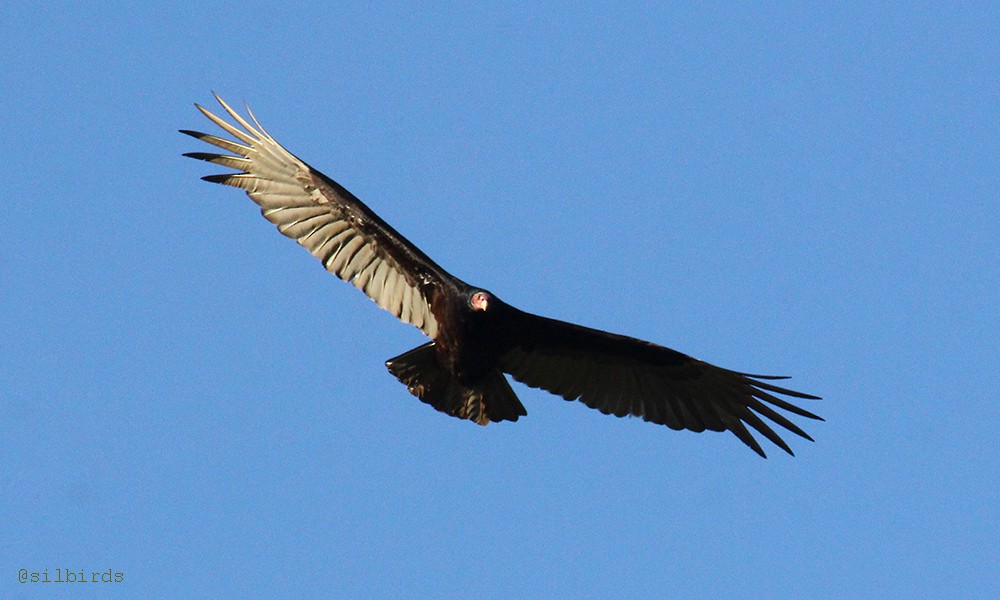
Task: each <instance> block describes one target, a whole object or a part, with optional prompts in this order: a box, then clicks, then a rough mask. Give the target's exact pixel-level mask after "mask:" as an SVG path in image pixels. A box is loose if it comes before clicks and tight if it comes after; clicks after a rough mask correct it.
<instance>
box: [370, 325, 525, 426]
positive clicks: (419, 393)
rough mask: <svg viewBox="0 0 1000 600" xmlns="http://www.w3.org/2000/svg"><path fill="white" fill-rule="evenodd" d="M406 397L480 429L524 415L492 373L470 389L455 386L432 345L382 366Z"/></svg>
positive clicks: (501, 378)
mask: <svg viewBox="0 0 1000 600" xmlns="http://www.w3.org/2000/svg"><path fill="white" fill-rule="evenodd" d="M385 366H387V367H388V368H389V372H390V373H392V374H393V375H394V376H395V377H396V379H398V380H399V381H400V382H402V383H403V385H405V386H406V389H408V390H410V393H411V394H413V395H414V396H416V397H417V398H420V400H421V401H422V402H425V403H427V404H430V405H431V406H433V407H434V408H435V409H437V410H439V411H441V412H443V413H445V414H448V415H451V416H453V417H458V418H459V419H468V420H470V421H474V422H476V423H478V424H480V425H486V424H487V423H489V422H490V421H494V422H499V421H516V420H517V418H518V417H520V416H521V415H526V414H528V413H527V411H525V410H524V406H523V405H522V404H521V401H520V400H518V399H517V396H516V395H515V394H514V390H512V389H510V384H509V383H507V379H506V378H505V377H504V376H503V373H501V372H500V371H492V372H490V373H489V374H487V375H486V376H485V377H483V378H482V379H481V380H480V381H479V382H478V383H476V385H475V386H473V387H466V386H464V385H462V384H461V383H459V381H458V380H457V379H455V377H454V376H452V374H451V373H449V372H448V371H446V370H445V369H442V368H441V365H440V363H439V362H438V358H437V353H436V352H435V350H434V342H428V343H426V344H424V345H423V346H418V347H416V348H414V349H413V350H410V351H409V352H406V353H404V354H400V355H399V356H397V357H396V358H391V359H389V360H387V361H386V362H385Z"/></svg>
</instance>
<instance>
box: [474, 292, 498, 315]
mask: <svg viewBox="0 0 1000 600" xmlns="http://www.w3.org/2000/svg"><path fill="white" fill-rule="evenodd" d="M492 305H493V296H492V295H491V294H490V293H489V292H486V291H483V290H476V291H474V292H472V294H471V295H470V296H469V307H471V308H472V310H474V311H476V312H483V313H484V312H486V311H488V310H489V309H490V307H491V306H492Z"/></svg>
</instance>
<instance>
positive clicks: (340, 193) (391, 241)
mask: <svg viewBox="0 0 1000 600" xmlns="http://www.w3.org/2000/svg"><path fill="white" fill-rule="evenodd" d="M215 99H216V100H218V101H219V104H221V105H222V108H224V109H225V110H226V112H227V113H229V116H230V117H232V118H233V119H234V120H235V121H236V123H238V124H239V127H237V126H235V125H232V124H230V123H228V122H226V121H225V120H223V119H221V118H219V117H217V116H216V115H214V114H212V113H211V112H209V111H208V110H206V109H205V108H203V107H202V106H199V105H197V104H195V106H196V107H197V108H198V110H200V111H201V112H202V114H204V115H205V116H206V117H208V118H209V119H210V120H211V121H212V122H213V123H215V124H216V125H218V126H219V127H221V128H222V129H223V130H225V131H226V132H227V133H229V134H230V135H231V136H232V137H233V138H235V140H236V141H231V140H228V139H224V138H220V137H216V136H214V135H209V134H207V133H200V132H197V131H188V130H181V133H185V134H187V135H190V136H193V137H196V138H198V139H199V140H201V141H203V142H208V143H209V144H212V145H213V146H217V147H219V148H222V149H223V150H225V151H226V152H230V153H231V154H209V153H204V152H191V153H188V154H185V156H189V157H191V158H196V159H199V160H204V161H208V162H211V163H215V164H219V165H223V166H226V167H232V168H233V169H236V170H237V171H238V172H237V173H230V174H224V175H208V176H206V177H202V179H204V180H206V181H211V182H214V183H221V184H224V185H229V186H233V187H237V188H241V189H244V190H246V193H247V195H248V196H250V198H251V199H252V200H253V201H254V202H256V203H257V204H258V205H259V206H260V209H261V213H262V214H263V215H264V217H266V218H267V220H269V221H271V222H272V223H274V224H275V225H276V226H277V227H278V231H280V232H281V233H283V234H285V235H286V236H288V237H290V238H292V239H293V240H295V241H297V242H298V243H299V244H300V245H301V246H302V247H304V248H305V249H306V250H309V252H311V253H312V254H313V256H315V257H316V258H318V259H319V260H320V261H321V262H322V263H323V266H324V267H326V269H327V270H328V271H330V272H331V273H333V274H334V275H336V276H337V277H339V278H341V279H343V280H344V281H348V282H350V283H352V284H354V286H355V287H357V288H358V289H360V290H362V291H363V292H364V293H365V294H367V295H368V297H369V298H371V299H372V300H374V301H375V302H377V303H378V305H379V306H381V307H382V308H385V309H386V310H388V311H389V312H391V313H392V314H394V315H396V316H397V317H399V319H401V320H402V321H404V322H407V323H410V324H412V325H415V326H416V327H418V328H420V330H421V331H423V332H424V333H425V334H427V335H428V336H430V337H435V336H436V335H437V330H438V324H437V321H436V320H435V318H434V315H433V314H432V312H431V300H432V298H431V296H432V294H433V293H434V290H435V289H438V288H439V286H440V284H441V282H442V280H443V279H445V278H450V277H451V276H450V275H448V274H447V273H446V272H445V271H444V270H443V269H442V268H441V267H439V266H438V265H437V264H435V263H434V261H432V260H431V259H430V258H428V257H427V255H425V254H424V253H423V252H421V251H420V249H419V248H417V247H416V246H414V245H413V244H412V243H410V242H409V241H408V240H407V239H406V238H404V237H403V236H402V235H400V234H399V233H398V232H397V231H396V230H395V229H393V228H392V227H390V226H389V225H388V224H387V223H386V222H385V221H383V220H382V219H380V218H379V216H378V215H376V214H375V213H374V212H372V211H371V209H369V208H368V207H367V206H365V205H364V204H363V203H362V202H361V201H360V200H358V199H357V198H356V197H354V195H353V194H351V193H350V192H349V191H347V190H346V189H344V188H343V187H342V186H341V185H340V184H338V183H337V182H335V181H333V180H332V179H330V178H329V177H327V176H326V175H323V174H322V173H320V172H319V171H317V170H316V169H313V168H312V167H310V166H309V165H307V164H306V163H305V162H303V161H302V160H300V159H299V158H297V157H296V156H295V155H293V154H292V153H291V152H289V151H288V150H285V148H283V147H282V146H281V144H279V143H278V142H277V141H275V139H274V138H273V137H271V135H270V134H268V133H267V131H265V130H264V128H263V127H261V125H260V123H259V122H257V119H256V117H254V116H253V113H250V109H249V108H247V112H248V113H249V115H250V119H251V120H252V121H253V125H251V124H250V123H249V122H248V121H247V120H246V119H244V118H243V117H241V116H240V115H239V114H238V113H237V112H236V111H234V110H233V109H232V108H230V107H229V105H228V104H226V103H225V102H224V101H223V100H222V98H220V97H219V96H218V95H216V96H215Z"/></svg>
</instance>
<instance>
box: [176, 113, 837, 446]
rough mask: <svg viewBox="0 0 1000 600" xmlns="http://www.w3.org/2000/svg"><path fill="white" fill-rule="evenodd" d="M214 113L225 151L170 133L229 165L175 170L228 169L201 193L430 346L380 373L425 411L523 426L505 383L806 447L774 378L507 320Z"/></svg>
mask: <svg viewBox="0 0 1000 600" xmlns="http://www.w3.org/2000/svg"><path fill="white" fill-rule="evenodd" d="M215 99H216V100H218V101H219V104H221V105H222V108H224V109H225V111H226V112H227V113H229V116H230V117H232V119H233V120H235V121H236V123H237V124H238V125H239V127H237V126H235V125H232V124H230V123H229V122H227V121H225V120H223V119H221V118H219V117H217V116H216V115H214V114H212V113H211V112H209V111H208V110H206V109H205V108H203V107H202V106H200V105H198V104H195V106H196V107H197V108H198V110H200V111H201V112H202V114H204V115H205V116H206V117H208V119H209V120H211V121H212V122H213V123H215V124H216V125H218V126H219V127H220V128H222V129H223V130H224V131H226V132H227V133H229V134H230V135H231V136H232V137H233V138H234V140H235V141H234V140H229V139H225V138H221V137H217V136H214V135H210V134H207V133H200V132H196V131H188V130H181V133H185V134H187V135H190V136H193V137H195V138H198V139H199V140H201V141H203V142H207V143H209V144H212V145H213V146H217V147H218V148H221V149H222V150H224V151H226V152H228V153H229V154H214V153H213V154H210V153H204V152H192V153H188V154H185V156H189V157H191V158H196V159H199V160H204V161H208V162H211V163H215V164H219V165H223V166H225V167H230V168H233V169H236V171H237V172H236V173H229V174H223V175H208V176H206V177H203V178H202V179H204V180H206V181H211V182H213V183H221V184H224V185H229V186H233V187H237V188H242V189H243V190H245V191H246V193H247V195H248V196H250V198H251V199H252V200H253V201H254V202H256V203H257V204H258V205H259V206H260V208H261V212H262V213H263V215H264V217H265V218H267V220H268V221H270V222H272V223H274V224H275V225H276V226H277V227H278V231H280V232H281V233H283V234H285V235H286V236H288V237H290V238H292V239H293V240H295V241H297V242H298V243H299V244H300V245H301V246H303V247H304V248H305V249H307V250H309V252H311V253H312V254H313V256H315V257H316V258H318V259H319V260H320V261H321V262H322V263H323V266H324V267H326V269H327V270H328V271H330V272H331V273H333V274H334V275H336V276H337V277H339V278H341V279H343V280H344V281H348V282H350V283H352V284H353V285H354V286H355V287H357V288H358V289H360V290H361V291H363V292H364V293H365V294H366V295H367V296H368V297H369V298H371V299H372V300H374V301H375V302H376V303H378V305H379V306H381V307H382V308H384V309H386V310H388V311H389V312H391V313H392V314H394V315H396V316H397V317H398V318H399V319H401V320H402V321H405V322H407V323H410V324H411V325H414V326H416V327H417V328H419V329H420V330H421V331H423V332H424V334H426V335H427V336H428V337H429V338H431V339H432V341H430V342H428V343H425V344H423V345H422V346H419V347H417V348H414V349H413V350H410V351H409V352H406V353H404V354H401V355H399V356H397V357H396V358H392V359H390V360H388V361H386V363H385V364H386V366H387V367H388V368H389V372H391V373H392V374H393V375H394V376H395V377H396V378H397V379H399V381H400V382H402V383H403V384H404V385H405V386H406V388H407V389H408V390H409V391H410V393H412V394H413V395H414V396H416V397H417V398H419V399H420V400H421V401H423V402H425V403H427V404H429V405H431V406H433V407H434V408H435V409H437V410H439V411H441V412H443V413H446V414H448V415H451V416H453V417H458V418H460V419H468V420H470V421H474V422H476V423H478V424H480V425H486V424H487V423H489V422H490V421H497V422H498V421H516V420H517V419H518V417H520V416H522V415H526V414H527V412H525V410H524V406H522V405H521V402H520V401H519V400H518V398H517V396H516V395H515V394H514V391H513V390H512V389H511V387H510V384H509V383H508V382H507V379H506V378H505V377H504V373H507V374H509V375H510V376H511V377H513V378H514V379H516V380H517V381H520V382H521V383H524V384H526V385H528V386H531V387H535V388H541V389H543V390H548V391H549V392H551V393H553V394H556V395H558V396H562V397H563V398H565V399H566V400H580V401H582V402H583V403H584V404H586V405H587V406H589V407H591V408H596V409H597V410H599V411H601V412H602V413H604V414H608V415H615V416H618V417H623V416H626V415H632V416H636V417H641V418H642V419H643V420H645V421H650V422H652V423H658V424H661V425H666V426H667V427H669V428H671V429H677V430H680V429H688V430H691V431H705V430H706V429H708V430H711V431H727V430H728V431H731V432H732V433H733V434H735V435H736V437H738V438H739V439H740V440H742V441H743V443H745V444H746V445H747V446H749V447H750V448H752V449H753V450H754V451H755V452H757V454H759V455H761V456H763V457H765V458H766V455H765V454H764V450H763V449H762V448H761V446H760V444H759V443H758V442H757V440H756V439H755V438H754V436H753V435H751V434H750V431H749V430H748V429H747V425H749V426H750V427H752V428H753V429H755V430H756V431H757V432H759V433H760V434H762V435H763V436H764V437H766V438H767V439H769V440H770V441H771V442H773V443H774V444H775V445H777V446H778V447H780V448H781V449H782V450H784V451H785V452H788V453H789V454H792V450H791V448H789V447H788V444H786V443H785V441H784V440H783V439H782V438H781V437H780V436H779V435H778V434H777V433H775V431H774V430H773V429H771V427H770V426H769V425H768V424H767V423H765V422H764V420H763V419H762V418H761V417H765V418H767V419H770V420H771V421H773V422H774V423H777V424H778V425H780V426H782V427H784V428H785V429H787V430H788V431H791V432H792V433H795V434H797V435H799V436H801V437H803V438H805V439H807V440H810V441H811V440H812V438H810V437H809V435H808V434H806V432H805V431H803V430H802V429H800V428H799V427H798V426H797V425H795V424H794V423H792V422H791V421H790V420H789V419H788V418H787V417H786V416H784V415H783V414H781V413H779V412H777V411H776V410H775V409H774V408H772V407H777V408H780V409H783V410H785V411H787V412H789V413H793V414H796V415H799V416H801V417H807V418H810V419H819V420H822V419H821V418H820V417H818V416H817V415H814V414H813V413H811V412H809V411H807V410H805V409H802V408H800V407H798V406H796V405H795V404H792V403H791V402H789V401H787V400H783V399H781V398H778V397H777V396H778V395H784V396H791V397H795V398H804V399H814V400H818V399H819V398H818V397H817V396H811V395H809V394H803V393H801V392H795V391H792V390H789V389H786V388H783V387H779V386H777V385H775V384H773V383H769V381H770V380H775V379H785V378H784V377H775V376H767V375H750V374H748V373H740V372H737V371H730V370H728V369H723V368H721V367H716V366H715V365H711V364H709V363H706V362H703V361H701V360H698V359H696V358H693V357H690V356H688V355H686V354H682V353H680V352H677V351H675V350H671V349H669V348H665V347H663V346H658V345H656V344H652V343H649V342H644V341H642V340H638V339H635V338H630V337H625V336H622V335H616V334H613V333H607V332H604V331H598V330H596V329H589V328H587V327H581V326H579V325H573V324H570V323H564V322H562V321H556V320H554V319H549V318H546V317H540V316H536V315H532V314H529V313H526V312H524V311H521V310H518V309H517V308H514V307H513V306H510V305H509V304H506V303H504V302H503V301H502V300H500V299H499V298H497V297H496V296H495V295H493V294H492V293H491V292H489V291H486V290H484V289H482V288H478V287H475V286H472V285H469V284H467V283H465V282H464V281H462V280H460V279H458V278H456V277H454V276H452V275H450V274H449V273H448V272H446V271H445V270H444V269H442V268H441V267H440V266H438V264H437V263H435V262H434V261H433V260H431V259H430V258H429V257H428V256H427V255H426V254H424V253H423V252H421V251H420V249H419V248H417V247H416V246H414V245H413V244H412V243H410V241H409V240H407V239H406V238H404V237H403V236H402V235H400V234H399V233H398V232H397V231H396V230H395V229H393V228H392V227H390V226H389V225H388V224H387V223H386V222H385V221H383V220H382V219H380V218H379V217H378V215H376V214H375V213H374V212H372V210H371V209H370V208H368V206H366V205H365V204H363V203H362V202H361V201H360V200H358V199H357V198H355V197H354V195H353V194H351V193H350V192H349V191H347V190H346V189H344V187H342V186H341V185H340V184H339V183H337V182H336V181H334V180H332V179H330V178H329V177H327V176H326V175H324V174H322V173H320V172H319V171H317V170H316V169H314V168H312V167H310V166H309V165H308V164H306V163H305V162H303V161H302V160H300V159H299V158H297V157H296V156H294V155H293V154H292V153H290V152H289V151H288V150H285V148H284V147H282V146H281V145H280V144H279V143H278V142H277V141H275V139H274V138H273V137H271V135H270V134H269V133H267V131H265V130H264V128H263V127H261V125H260V123H259V122H258V121H257V119H256V117H254V115H253V113H252V112H250V109H249V107H247V113H248V116H249V118H250V120H251V121H252V124H251V122H249V121H247V120H246V119H245V118H243V117H242V116H240V115H239V114H238V113H237V112H236V111H234V110H233V109H232V108H230V107H229V105H228V104H226V103H225V102H224V101H223V100H222V98H220V97H219V96H218V95H215Z"/></svg>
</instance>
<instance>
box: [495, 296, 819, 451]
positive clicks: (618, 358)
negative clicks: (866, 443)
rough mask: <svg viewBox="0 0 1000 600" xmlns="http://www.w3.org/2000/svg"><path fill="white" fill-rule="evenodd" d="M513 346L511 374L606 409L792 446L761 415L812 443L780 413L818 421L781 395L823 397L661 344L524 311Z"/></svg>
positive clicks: (515, 323) (514, 325) (507, 361)
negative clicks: (783, 412) (720, 365)
mask: <svg viewBox="0 0 1000 600" xmlns="http://www.w3.org/2000/svg"><path fill="white" fill-rule="evenodd" d="M509 326H510V331H511V333H512V335H513V336H514V341H513V349H512V350H510V351H509V352H507V353H506V355H505V356H503V357H502V358H501V360H500V364H501V368H502V369H503V371H504V372H506V373H509V374H510V375H511V376H513V377H514V379H516V380H518V381H520V382H522V383H524V384H526V385H529V386H531V387H536V388H541V389H544V390H547V391H549V392H552V393H553V394H557V395H559V396H562V397H563V398H565V399H566V400H580V401H581V402H583V403H584V404H586V405H587V406H589V407H591V408H596V409H597V410H599V411H601V412H602V413H604V414H608V415H616V416H619V417H623V416H626V415H633V416H636V417H642V418H643V419H644V420H646V421H650V422H652V423H659V424H661V425H666V426H667V427H670V428H671V429H678V430H679V429H688V430H691V431H705V430H706V429H707V430H710V431H726V430H728V431H731V432H733V433H734V434H735V435H736V437H738V438H739V439H740V440H742V441H743V442H744V443H745V444H746V445H747V446H749V447H750V448H752V449H753V450H754V451H755V452H757V453H758V454H760V455H761V456H764V457H765V458H766V455H765V454H764V450H763V449H762V448H761V446H760V444H759V443H758V442H757V440H756V439H755V438H754V437H753V435H751V434H750V432H749V430H748V429H747V425H749V426H750V427H752V428H753V429H755V430H756V431H758V432H759V433H760V434H762V435H763V436H764V437H766V438H767V439H769V440H771V442H773V443H774V444H776V445H777V446H778V447H780V448H781V449H782V450H784V451H786V452H788V453H789V454H792V450H791V448H789V447H788V444H786V443H785V441H784V440H782V439H781V437H780V436H779V435H778V434H777V433H775V431H774V430H773V429H771V427H770V426H769V425H768V424H767V423H765V422H764V420H763V419H761V417H764V418H767V419H770V420H771V421H773V422H774V423H777V424H778V425H780V426H781V427H784V428H785V429H787V430H788V431H791V432H792V433H795V434H796V435H799V436H802V437H804V438H806V439H807V440H810V441H812V438H811V437H809V435H807V434H806V432H804V431H803V430H802V429H800V428H799V427H798V426H797V425H795V424H794V423H792V422H791V421H789V420H788V418H786V417H785V416H784V415H782V414H781V413H778V412H777V411H775V410H774V408H772V406H773V407H777V408H780V409H783V410H785V411H788V412H790V413H793V414H796V415H799V416H802V417H807V418H810V419H819V420H822V419H821V418H820V417H818V416H816V415H814V414H813V413H811V412H809V411H807V410H804V409H802V408H799V407H798V406H795V405H794V404H791V403H790V402H788V401H786V400H782V399H781V398H778V397H777V396H776V394H780V395H785V396H792V397H795V398H805V399H812V400H818V399H819V398H818V397H816V396H811V395H809V394H803V393H801V392H795V391H792V390H789V389H785V388H782V387H778V386H776V385H774V384H771V383H768V382H767V381H765V380H774V379H784V378H783V377H771V376H766V375H749V374H747V373H738V372H736V371H730V370H728V369H723V368H721V367H716V366H715V365H711V364H709V363H706V362H703V361H700V360H698V359H696V358H692V357H690V356H688V355H686V354H682V353H680V352H677V351H675V350H671V349H669V348H664V347H663V346H657V345H655V344H651V343H649V342H644V341H642V340H637V339H635V338H630V337H626V336H622V335H616V334H612V333H606V332H604V331H598V330H596V329H589V328H586V327H581V326H579V325H573V324H570V323H564V322H562V321H556V320H554V319H548V318H545V317H539V316H536V315H531V314H528V313H524V312H521V311H516V313H514V314H513V315H512V318H511V321H510V323H509Z"/></svg>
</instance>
